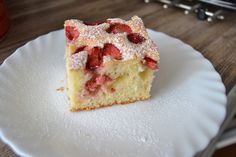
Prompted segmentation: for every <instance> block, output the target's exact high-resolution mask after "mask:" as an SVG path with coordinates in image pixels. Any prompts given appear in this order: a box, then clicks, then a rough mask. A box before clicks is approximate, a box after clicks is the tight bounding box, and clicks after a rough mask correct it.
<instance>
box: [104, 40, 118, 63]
mask: <svg viewBox="0 0 236 157" xmlns="http://www.w3.org/2000/svg"><path fill="white" fill-rule="evenodd" d="M103 55H104V56H107V55H110V56H112V57H113V58H114V59H117V60H120V59H121V53H120V50H119V49H118V48H117V47H115V46H114V45H113V44H109V43H106V44H105V45H104V48H103Z"/></svg>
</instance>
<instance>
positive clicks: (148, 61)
mask: <svg viewBox="0 0 236 157" xmlns="http://www.w3.org/2000/svg"><path fill="white" fill-rule="evenodd" d="M144 65H145V66H147V67H148V68H150V69H152V70H155V69H157V61H155V60H153V59H152V58H149V57H147V56H146V57H144Z"/></svg>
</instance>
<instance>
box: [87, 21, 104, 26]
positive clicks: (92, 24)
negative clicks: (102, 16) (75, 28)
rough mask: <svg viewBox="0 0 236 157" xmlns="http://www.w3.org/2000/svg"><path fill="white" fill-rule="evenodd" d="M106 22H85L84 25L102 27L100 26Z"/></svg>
mask: <svg viewBox="0 0 236 157" xmlns="http://www.w3.org/2000/svg"><path fill="white" fill-rule="evenodd" d="M105 22H106V21H99V22H86V21H84V24H85V25H88V26H95V25H100V24H103V23H105Z"/></svg>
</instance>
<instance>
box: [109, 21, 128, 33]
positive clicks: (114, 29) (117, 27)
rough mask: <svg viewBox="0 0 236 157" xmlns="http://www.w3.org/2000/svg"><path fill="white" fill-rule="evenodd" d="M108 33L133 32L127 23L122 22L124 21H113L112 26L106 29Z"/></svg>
mask: <svg viewBox="0 0 236 157" xmlns="http://www.w3.org/2000/svg"><path fill="white" fill-rule="evenodd" d="M106 31H107V32H108V33H114V34H116V33H124V32H126V33H132V30H131V28H130V27H129V26H128V25H126V24H122V23H113V24H111V25H110V27H109V28H108V29H107V30H106Z"/></svg>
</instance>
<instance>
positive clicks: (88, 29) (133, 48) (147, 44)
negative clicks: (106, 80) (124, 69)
mask: <svg viewBox="0 0 236 157" xmlns="http://www.w3.org/2000/svg"><path fill="white" fill-rule="evenodd" d="M108 21H109V22H108V23H107V22H105V23H102V24H99V25H95V26H88V25H85V24H84V23H83V22H82V21H79V20H67V21H66V22H65V25H71V26H75V27H76V28H77V29H78V31H79V32H80V36H79V38H78V39H77V42H76V43H77V44H78V45H77V46H81V45H87V46H88V47H90V48H92V47H96V46H98V47H101V48H103V46H104V44H105V43H111V44H113V45H115V46H116V47H117V48H118V49H119V50H120V52H121V54H122V60H130V59H133V58H135V57H138V58H141V59H142V58H143V57H144V56H145V55H147V56H149V57H151V58H152V59H154V60H157V61H159V54H158V50H157V46H156V44H155V43H154V42H153V41H152V40H151V39H150V38H149V37H148V36H147V32H146V29H145V27H144V25H143V22H142V20H141V19H140V18H139V17H137V16H134V17H132V19H131V20H130V21H125V20H122V19H119V18H113V19H108ZM109 23H125V24H127V25H129V26H130V27H131V29H132V31H133V32H137V33H140V34H141V35H142V36H143V37H145V38H146V40H145V41H144V42H143V43H140V44H134V43H132V42H130V41H129V40H128V39H127V33H126V32H125V33H118V34H113V33H107V32H106V30H107V29H108V28H109V26H110V24H109ZM106 61H107V60H106Z"/></svg>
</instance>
